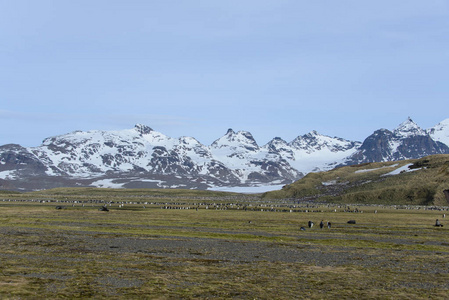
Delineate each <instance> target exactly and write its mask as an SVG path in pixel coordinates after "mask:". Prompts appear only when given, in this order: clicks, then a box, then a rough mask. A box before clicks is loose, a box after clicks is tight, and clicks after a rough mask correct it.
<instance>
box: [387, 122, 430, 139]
mask: <svg viewBox="0 0 449 300" xmlns="http://www.w3.org/2000/svg"><path fill="white" fill-rule="evenodd" d="M393 133H394V134H395V135H396V136H398V137H401V138H406V137H410V136H416V135H426V131H425V130H423V129H421V127H419V126H418V124H416V123H415V122H414V121H413V120H412V118H410V117H408V118H407V120H405V121H404V122H402V123H401V124H399V126H398V127H396V129H395V130H394V132H393Z"/></svg>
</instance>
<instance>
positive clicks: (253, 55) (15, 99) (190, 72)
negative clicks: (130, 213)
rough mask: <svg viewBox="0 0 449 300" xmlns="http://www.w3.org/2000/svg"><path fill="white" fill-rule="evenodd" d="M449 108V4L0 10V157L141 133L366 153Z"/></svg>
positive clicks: (109, 4)
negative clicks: (369, 141)
mask: <svg viewBox="0 0 449 300" xmlns="http://www.w3.org/2000/svg"><path fill="white" fill-rule="evenodd" d="M448 99H449V1H446V0H426V1H422V0H419V1H414V0H407V1H405V0H401V1H399V0H396V1H395V0H389V1H360V0H354V1H345V0H342V1H334V0H327V1H325V0H323V1H302V0H292V1H283V0H272V1H267V0H257V1H256V0H251V1H244V0H239V1H233V0H227V1H211V0H203V1H182V0H178V1H174V0H163V1H151V0H141V1H137V0H121V1H117V0H76V1H73V0H67V1H66V0H54V1H49V0H39V1H36V0H29V1H26V0H0V103H1V106H0V145H3V144H7V143H18V144H21V145H23V146H38V145H40V143H41V141H42V140H43V139H44V138H46V137H49V136H53V135H59V134H64V133H68V132H71V131H74V130H91V129H101V130H118V129H127V128H132V127H133V126H134V124H136V123H143V124H146V125H148V126H150V127H152V128H153V129H155V130H157V131H160V132H162V133H164V134H166V135H169V136H171V137H179V136H183V135H186V136H194V137H196V138H197V139H198V140H199V141H200V142H202V143H204V144H210V143H212V142H213V140H215V139H217V138H219V137H221V136H222V135H224V134H225V133H226V130H227V129H228V128H233V129H234V130H236V131H237V130H247V131H250V132H251V133H252V134H253V136H254V137H255V138H256V140H257V142H258V143H259V144H260V145H263V144H265V143H266V142H268V141H269V140H270V139H271V138H273V137H275V136H280V137H282V138H283V139H285V140H287V141H291V140H292V139H294V138H295V137H296V136H298V135H302V134H305V133H308V132H310V131H311V130H317V131H319V132H320V133H322V134H326V135H330V136H339V137H342V138H346V139H350V140H363V139H364V138H365V137H367V136H368V135H370V134H371V133H372V132H373V131H374V130H376V129H379V128H388V129H393V128H394V127H396V126H397V125H398V124H399V123H401V122H402V121H404V120H406V118H407V117H408V116H410V117H412V119H413V120H414V121H415V122H417V123H418V124H419V125H420V126H421V127H423V128H429V127H432V126H434V125H436V124H437V123H438V122H440V121H442V120H444V119H446V118H449V113H448V109H447V108H448V103H449V102H448Z"/></svg>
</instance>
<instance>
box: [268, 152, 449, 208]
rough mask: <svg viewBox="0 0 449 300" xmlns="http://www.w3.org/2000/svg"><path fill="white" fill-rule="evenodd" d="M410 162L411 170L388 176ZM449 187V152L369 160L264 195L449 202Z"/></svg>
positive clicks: (347, 200) (374, 201)
mask: <svg viewBox="0 0 449 300" xmlns="http://www.w3.org/2000/svg"><path fill="white" fill-rule="evenodd" d="M408 164H411V167H410V169H411V170H413V171H412V172H404V173H401V174H398V175H390V176H386V174H388V173H390V172H391V171H393V170H395V169H397V168H399V167H402V166H405V165H408ZM445 189H449V155H432V156H428V157H424V158H422V159H417V160H405V161H397V162H385V163H368V164H362V165H355V166H346V167H341V168H337V169H334V170H331V171H328V172H321V173H310V174H308V175H307V176H305V177H304V178H302V179H301V180H299V181H297V182H295V183H293V184H291V185H288V186H285V187H284V188H283V189H282V190H280V191H274V192H268V193H265V194H264V197H265V198H304V197H313V198H314V199H319V201H325V202H330V203H366V204H389V205H394V204H401V205H440V206H441V205H448V203H447V201H446V199H445V197H444V194H443V190H445Z"/></svg>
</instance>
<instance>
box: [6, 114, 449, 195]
mask: <svg viewBox="0 0 449 300" xmlns="http://www.w3.org/2000/svg"><path fill="white" fill-rule="evenodd" d="M448 145H449V119H447V120H444V121H443V122H441V123H439V124H438V125H436V126H435V127H433V128H431V129H429V130H423V129H421V128H420V127H419V126H418V125H417V124H416V123H415V122H413V120H411V119H410V118H409V119H407V120H406V121H405V122H403V123H402V124H400V125H399V126H398V127H397V128H396V129H394V130H393V131H389V130H387V129H380V130H377V131H375V132H374V133H373V134H372V135H370V136H369V137H368V138H366V139H365V141H364V142H363V143H361V142H357V141H348V140H345V139H342V138H338V137H329V136H326V135H322V134H319V133H318V132H316V131H312V132H310V133H308V134H305V135H302V136H298V137H297V138H295V139H294V140H293V141H291V142H286V141H284V140H282V139H281V138H279V137H276V138H274V139H272V140H271V141H270V142H269V143H267V144H266V145H263V146H259V145H258V144H257V142H256V141H255V139H254V138H253V136H252V135H251V133H249V132H247V131H238V132H234V131H233V130H232V129H229V130H228V131H227V132H226V134H225V135H224V136H222V137H221V138H219V139H217V140H216V141H214V142H213V143H212V144H211V145H209V146H207V145H203V144H201V143H200V142H199V141H197V140H196V139H195V138H193V137H180V138H171V137H168V136H166V135H164V134H162V133H160V132H157V131H155V130H153V129H152V128H150V127H148V126H145V125H141V124H138V125H136V126H135V127H134V128H132V129H127V130H120V131H100V130H92V131H75V132H72V133H68V134H65V135H60V136H55V137H49V138H47V139H45V140H44V141H43V143H42V145H40V146H38V147H30V148H24V147H21V146H20V145H14V144H8V145H4V146H1V147H0V188H3V189H25V190H31V189H42V188H51V187H58V186H100V187H101V186H104V187H109V186H111V187H128V188H139V187H140V188H142V187H180V188H201V189H207V188H211V187H223V186H251V185H274V184H286V183H291V182H293V181H295V180H297V179H299V178H301V177H302V176H303V175H305V174H307V173H309V172H317V171H324V170H329V169H331V168H334V167H335V166H339V165H347V164H357V163H363V162H372V161H390V160H400V159H408V158H418V157H422V156H425V155H430V154H440V153H449V147H448Z"/></svg>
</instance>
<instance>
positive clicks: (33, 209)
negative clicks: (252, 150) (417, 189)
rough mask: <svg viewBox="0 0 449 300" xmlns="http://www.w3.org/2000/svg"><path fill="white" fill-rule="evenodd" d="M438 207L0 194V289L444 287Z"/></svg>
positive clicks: (392, 291) (342, 290) (75, 292)
mask: <svg viewBox="0 0 449 300" xmlns="http://www.w3.org/2000/svg"><path fill="white" fill-rule="evenodd" d="M105 204H106V205H107V208H108V209H109V211H107V212H106V211H100V210H98V209H99V208H100V207H101V206H103V205H105ZM57 206H60V208H61V209H56V207H57ZM445 209H446V208H444V209H441V208H440V209H437V208H432V209H431V208H429V207H416V206H413V207H412V206H410V207H409V206H397V207H394V206H379V205H378V206H368V205H367V206H362V205H359V206H345V205H337V204H329V205H324V204H321V205H319V204H312V203H297V202H294V201H293V200H292V201H287V200H284V201H280V200H276V201H274V200H273V201H271V200H261V199H259V200H258V199H257V198H245V197H240V196H238V195H229V194H216V195H215V197H211V196H210V195H209V196H208V195H207V194H203V193H202V192H200V193H192V194H191V193H190V192H186V191H185V192H182V191H177V194H176V195H173V196H170V194H157V193H155V192H154V191H148V190H139V191H128V192H124V191H123V190H121V191H116V190H98V189H93V190H90V189H88V190H84V189H82V190H76V191H75V190H70V191H68V190H51V191H43V192H39V193H27V194H11V195H8V194H2V195H1V197H0V298H2V299H37V298H40V299H43V298H108V299H121V298H126V299H130V298H131V299H142V298H152V299H154V298H156V299H167V298H168V299H170V298H176V299H179V298H184V299H191V298H218V299H220V298H236V299H292V298H299V299H301V298H304V299H323V298H327V299H385V298H387V299H429V298H430V299H447V295H448V294H449V215H448V217H447V220H448V221H446V218H444V217H443V214H445V213H449V212H447V211H446V210H445ZM290 211H291V212H290ZM436 219H440V221H441V222H442V224H443V225H445V226H444V227H438V228H437V227H434V226H433V225H434V224H435V220H436ZM309 220H311V221H313V222H314V223H315V226H314V227H313V228H310V229H309V228H308V227H307V222H308V221H309ZM321 220H323V221H324V223H326V224H327V222H328V221H329V222H331V225H332V226H331V228H327V227H326V226H325V227H324V228H322V229H320V228H319V226H318V224H319V222H320V221H321ZM349 220H355V221H356V224H348V223H347V222H348V221H349ZM301 227H305V229H306V230H300V228H301Z"/></svg>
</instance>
